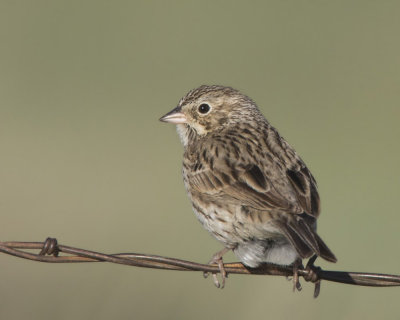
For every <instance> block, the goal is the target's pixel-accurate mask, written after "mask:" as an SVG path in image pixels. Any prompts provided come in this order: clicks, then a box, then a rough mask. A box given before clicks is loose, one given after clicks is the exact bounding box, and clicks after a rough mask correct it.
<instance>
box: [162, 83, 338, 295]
mask: <svg viewBox="0 0 400 320" xmlns="http://www.w3.org/2000/svg"><path fill="white" fill-rule="evenodd" d="M160 121H162V122H167V123H172V124H175V125H176V129H177V132H178V135H179V137H180V140H181V142H182V144H183V149H184V152H183V170H182V173H183V181H184V185H185V188H186V191H187V194H188V196H189V199H190V201H191V204H192V208H193V211H194V212H195V214H196V216H197V218H198V220H199V221H200V222H201V224H202V225H203V227H204V228H205V229H206V230H207V231H209V232H210V233H211V235H213V236H214V237H215V238H216V239H217V240H218V241H220V242H221V243H222V244H223V249H222V250H220V251H218V252H217V253H216V254H214V255H213V257H212V259H211V260H210V261H209V264H217V265H218V267H219V271H220V275H221V277H222V280H221V282H220V281H219V280H218V279H217V276H216V274H213V277H214V283H215V285H216V286H217V287H220V288H223V287H224V285H225V278H226V276H227V274H226V271H225V268H224V264H223V255H224V254H225V253H227V252H229V251H230V250H232V251H233V253H234V254H235V255H236V256H237V258H238V259H239V260H240V261H241V262H242V263H243V264H244V265H245V266H246V267H248V268H257V267H259V266H260V265H262V264H264V263H270V264H275V265H284V266H292V267H293V282H294V284H293V290H295V289H296V288H297V289H298V290H301V285H300V283H299V280H298V274H297V271H298V269H299V267H300V266H302V260H303V259H306V258H311V259H312V260H313V261H314V260H315V258H316V257H321V258H323V259H325V260H327V261H330V262H336V261H337V259H336V257H335V255H334V254H333V252H332V251H331V250H330V249H329V248H328V246H327V245H326V244H325V242H324V241H323V240H322V239H321V238H320V236H319V235H318V234H317V232H316V225H317V223H316V222H317V218H318V216H319V214H320V210H321V209H320V197H319V195H318V190H317V183H316V180H315V178H314V177H313V175H312V174H311V172H310V170H309V169H308V168H307V166H306V164H305V163H304V161H303V160H302V159H301V158H300V156H299V155H298V154H297V152H296V151H295V150H294V149H293V147H291V146H290V145H289V144H288V142H286V140H285V139H284V138H283V137H282V136H281V135H280V134H279V133H278V131H277V130H276V129H275V128H274V127H273V126H272V125H271V124H270V123H269V122H268V120H267V119H266V118H265V117H264V115H263V114H262V113H261V111H260V109H259V108H258V107H257V105H256V103H255V102H254V101H253V100H252V99H251V98H249V97H248V96H247V95H245V94H242V93H241V92H240V91H238V90H236V89H234V88H232V87H228V86H222V85H202V86H200V87H198V88H195V89H192V90H190V91H189V92H188V93H187V94H186V95H185V96H184V97H183V98H181V99H180V100H179V103H178V105H177V107H176V108H174V109H173V110H171V111H170V112H168V113H167V114H165V115H164V116H162V117H161V118H160ZM311 259H310V260H311Z"/></svg>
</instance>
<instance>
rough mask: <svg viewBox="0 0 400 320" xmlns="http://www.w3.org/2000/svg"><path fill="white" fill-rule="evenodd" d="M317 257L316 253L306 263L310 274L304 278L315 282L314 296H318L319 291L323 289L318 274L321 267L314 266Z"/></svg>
mask: <svg viewBox="0 0 400 320" xmlns="http://www.w3.org/2000/svg"><path fill="white" fill-rule="evenodd" d="M317 258H318V256H316V255H314V256H312V257H311V258H310V260H308V262H307V265H306V271H307V272H308V275H307V276H304V279H305V280H306V281H311V282H312V283H314V284H315V287H314V298H317V297H318V295H319V292H320V290H321V279H320V278H319V275H318V272H319V271H320V270H321V268H320V267H316V266H314V262H315V260H316V259H317Z"/></svg>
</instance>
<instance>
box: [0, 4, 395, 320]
mask: <svg viewBox="0 0 400 320" xmlns="http://www.w3.org/2000/svg"><path fill="white" fill-rule="evenodd" d="M399 15H400V3H399V2H398V1H367V0H365V1H295V0H292V1H252V2H247V1H246V2H245V1H242V2H233V1H201V2H199V1H140V2H139V1H82V0H80V1H76V0H74V1H71V0H69V1H39V0H36V1H5V0H3V1H0V45H1V47H0V48H1V50H0V148H1V153H0V208H1V209H0V210H1V227H0V228H1V238H2V240H3V241H7V240H19V241H42V240H44V239H45V238H46V237H47V236H53V237H57V238H58V239H59V241H60V242H61V243H63V244H66V245H71V246H77V247H81V248H86V249H91V250H97V251H100V252H106V253H115V252H141V253H152V254H160V255H166V256H172V257H177V258H183V259H188V260H194V261H198V262H207V261H208V260H209V258H210V257H211V255H212V254H213V253H214V252H216V251H217V250H219V249H220V248H221V246H220V244H219V243H217V242H216V241H215V240H214V239H213V238H212V237H211V236H210V235H209V234H208V233H207V232H206V231H204V230H203V229H202V227H201V226H200V224H199V223H198V222H197V220H196V218H195V216H194V214H193V213H192V210H191V208H190V204H189V201H188V199H187V197H186V194H185V191H184V187H183V183H182V179H181V174H180V172H181V159H182V147H181V145H180V142H179V139H178V136H177V134H176V132H175V130H174V128H173V126H172V125H166V124H162V123H160V122H158V118H159V117H160V116H161V115H163V114H164V113H166V112H167V111H169V110H170V109H172V108H173V107H175V105H176V104H177V102H178V100H179V99H180V97H181V96H183V95H184V94H185V93H186V92H187V91H188V90H189V89H192V88H193V87H196V86H199V85H201V84H224V85H230V86H233V87H235V88H238V89H240V90H242V91H243V92H244V93H246V94H248V95H249V96H250V97H252V98H253V99H254V100H255V101H256V102H257V103H258V105H259V106H260V109H261V110H262V112H263V113H264V114H265V115H266V117H267V118H268V119H269V120H270V122H271V123H272V124H273V125H274V126H276V127H277V128H278V129H279V131H280V133H281V134H282V135H283V136H284V137H285V138H286V139H287V140H288V141H289V142H290V143H291V144H292V145H294V146H295V148H296V150H297V151H298V152H299V153H300V155H301V156H302V157H303V159H304V160H305V161H306V163H307V164H308V166H309V167H310V168H311V170H312V172H313V174H314V175H315V177H316V179H317V181H318V183H319V189H320V193H321V198H322V215H321V218H320V223H319V233H320V235H321V236H322V238H323V239H324V240H325V241H326V242H327V243H328V245H329V246H330V247H331V249H332V250H333V251H334V252H335V254H336V255H337V257H338V259H339V261H338V263H337V264H336V265H333V264H329V263H326V262H324V261H318V263H319V264H320V265H321V266H322V267H323V268H327V269H335V270H347V271H350V270H352V271H369V272H381V273H394V274H400V255H399V252H398V251H397V250H398V248H399V242H400V234H399V223H400V212H399V209H398V203H399V190H400V166H399V163H400V145H399V138H400V126H399V120H400V108H399V105H400V90H399V83H400V40H399V39H400V38H399V30H400V19H399ZM229 260H230V261H234V260H235V257H234V256H233V255H232V254H231V255H228V256H227V261H229ZM0 263H1V276H0V278H1V289H0V318H1V319H28V318H29V319H110V318H111V317H112V318H117V319H130V318H136V319H153V318H154V319H207V318H216V317H219V318H220V319H225V318H229V319H244V318H246V319H253V318H254V319H269V318H271V319H293V318H296V319H335V320H336V319H376V318H382V319H399V318H400V309H399V297H400V288H364V287H352V286H348V285H343V284H334V283H327V282H324V283H323V284H322V291H321V296H320V297H319V298H318V299H317V300H314V299H313V298H312V290H313V288H312V286H311V285H309V284H303V287H304V289H303V291H302V292H301V293H295V294H293V293H292V292H291V283H289V282H287V281H286V280H285V279H284V278H280V277H268V276H265V277H262V276H237V275H231V276H230V277H229V279H228V283H227V286H226V288H225V289H224V290H222V291H221V290H218V289H216V288H215V287H214V286H213V284H212V281H211V280H210V279H208V280H204V279H203V277H202V276H201V274H197V273H183V272H171V271H160V270H147V269H140V268H131V267H126V266H120V265H112V264H105V263H102V264H100V263H98V264H70V265H66V264H64V265H51V264H41V263H36V262H31V261H27V260H22V259H17V258H14V257H11V256H7V255H0Z"/></svg>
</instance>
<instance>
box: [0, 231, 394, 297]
mask: <svg viewBox="0 0 400 320" xmlns="http://www.w3.org/2000/svg"><path fill="white" fill-rule="evenodd" d="M24 250H40V251H39V253H31V252H27V251H24ZM0 252H3V253H5V254H9V255H13V256H15V257H19V258H23V259H29V260H34V261H39V262H47V263H77V262H111V263H118V264H123V265H129V266H135V267H143V268H154V269H165V270H177V271H201V272H211V273H218V272H219V267H218V266H217V265H208V264H201V263H196V262H191V261H186V260H180V259H175V258H168V257H163V256H157V255H149V254H140V253H116V254H104V253H99V252H95V251H89V250H84V249H80V248H74V247H69V246H65V245H60V244H58V242H57V239H55V238H47V239H46V240H45V241H44V242H21V241H6V242H0ZM60 253H62V254H63V255H60ZM312 262H314V261H312ZM224 266H225V269H226V271H227V272H228V273H232V274H249V275H251V274H253V275H273V276H286V277H288V276H292V275H293V269H292V267H290V266H279V265H273V264H264V265H262V266H261V267H259V268H255V269H252V268H247V267H245V266H244V265H243V264H242V263H238V262H236V263H226V264H224ZM298 274H299V276H301V277H303V278H304V279H305V280H306V281H311V282H313V283H315V284H316V286H315V292H314V296H318V293H319V283H320V281H321V280H325V281H332V282H338V283H344V284H352V285H359V286H370V287H394V286H400V276H399V275H391V274H380V273H365V272H346V271H327V270H322V269H321V268H320V267H315V266H313V263H311V264H307V266H306V267H305V268H300V270H299V271H298Z"/></svg>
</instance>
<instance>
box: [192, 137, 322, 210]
mask: <svg viewBox="0 0 400 320" xmlns="http://www.w3.org/2000/svg"><path fill="white" fill-rule="evenodd" d="M284 143H286V142H285V141H284ZM209 150H210V152H209V153H208V154H205V156H203V157H202V158H200V159H199V160H198V161H201V163H202V165H201V170H197V171H195V170H190V172H188V183H189V185H190V187H191V188H192V189H194V190H197V191H198V192H200V193H205V194H209V195H215V196H222V197H223V198H229V197H232V198H233V199H235V200H237V201H238V202H240V203H241V204H242V205H245V206H250V207H252V208H254V209H257V210H260V211H268V210H271V209H277V210H279V211H280V210H282V211H285V212H288V213H289V212H290V213H294V214H296V213H297V214H301V213H306V214H308V215H310V216H313V217H317V216H318V214H319V196H318V192H317V188H316V182H315V180H314V178H313V176H312V175H311V173H310V171H309V170H308V169H307V167H306V166H305V164H304V163H303V162H302V161H301V159H300V158H299V157H298V156H297V155H296V154H295V153H293V154H292V155H291V154H287V155H286V157H283V156H282V155H280V156H279V155H275V156H273V157H267V156H257V157H254V155H253V154H252V153H250V152H248V151H247V150H241V151H240V152H241V153H240V156H238V157H227V156H226V154H224V153H222V152H221V150H220V151H219V153H218V156H216V155H215V153H213V155H211V153H212V151H211V149H209ZM282 150H283V149H282ZM291 150H293V149H290V151H291ZM289 168H290V169H289Z"/></svg>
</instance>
